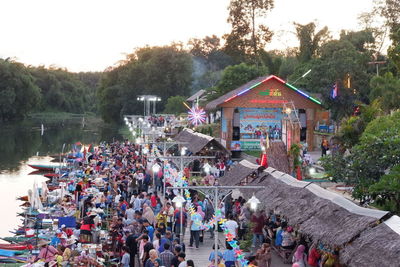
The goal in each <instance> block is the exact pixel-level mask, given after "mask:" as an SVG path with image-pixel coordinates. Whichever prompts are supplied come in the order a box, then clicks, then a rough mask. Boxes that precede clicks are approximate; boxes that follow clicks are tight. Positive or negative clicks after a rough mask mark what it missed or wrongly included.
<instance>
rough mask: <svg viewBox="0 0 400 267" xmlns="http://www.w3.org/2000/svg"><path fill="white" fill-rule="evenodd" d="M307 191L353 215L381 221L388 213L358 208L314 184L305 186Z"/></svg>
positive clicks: (343, 198)
mask: <svg viewBox="0 0 400 267" xmlns="http://www.w3.org/2000/svg"><path fill="white" fill-rule="evenodd" d="M307 190H309V191H310V192H312V193H313V194H315V195H316V196H318V197H320V198H324V199H327V200H329V201H331V202H332V203H335V204H336V205H338V206H340V207H342V208H344V209H346V210H348V211H349V212H351V213H353V214H358V215H361V216H368V217H372V218H375V219H381V218H382V217H384V216H385V215H386V214H388V211H382V210H376V209H369V208H363V207H360V206H358V205H356V204H355V203H353V202H351V201H350V200H348V199H347V198H345V197H343V196H341V195H339V194H337V193H334V192H331V191H328V190H326V189H324V188H322V187H320V186H318V185H316V184H310V185H309V186H307Z"/></svg>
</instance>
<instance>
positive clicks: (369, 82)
mask: <svg viewBox="0 0 400 267" xmlns="http://www.w3.org/2000/svg"><path fill="white" fill-rule="evenodd" d="M399 2H400V1H399V0H382V1H381V2H377V4H376V7H375V9H374V10H372V11H371V12H370V13H369V14H363V15H362V16H360V18H359V21H360V23H361V24H362V25H363V27H362V30H360V31H345V30H343V31H342V32H341V34H340V36H339V37H338V38H332V36H331V33H330V31H329V29H328V28H327V27H318V26H317V25H316V24H315V23H313V22H310V23H308V24H299V23H293V25H292V29H294V31H295V33H296V36H297V39H298V41H299V45H298V47H295V48H286V49H284V50H272V51H271V50H268V43H269V42H270V41H271V40H272V38H274V33H273V31H272V30H271V29H270V28H268V26H267V25H265V24H263V23H262V22H263V20H264V19H265V17H267V16H268V14H269V13H270V11H271V10H272V9H273V7H274V1H273V0H261V1H253V0H231V1H230V3H229V6H228V14H229V15H228V18H227V21H228V22H229V23H230V25H231V31H230V32H229V33H227V34H225V35H224V36H216V35H210V36H206V37H204V38H193V39H191V40H189V41H188V42H187V43H173V44H170V45H166V46H159V47H150V46H146V47H141V48H137V49H135V50H134V51H133V53H131V54H129V55H127V57H126V59H125V60H123V61H121V62H119V64H117V65H116V66H114V67H110V68H108V69H106V70H105V71H104V72H102V73H78V74H77V73H70V72H67V71H66V70H62V69H57V68H43V67H39V68H33V67H29V66H28V67H27V66H24V65H23V64H20V63H18V62H12V61H10V60H1V62H0V63H1V64H0V75H1V76H0V77H1V80H0V94H1V96H2V97H1V100H0V119H1V120H11V119H13V118H18V117H21V116H24V115H25V114H27V113H29V112H33V111H45V110H55V111H67V112H86V111H92V112H96V113H97V114H99V115H100V116H101V117H102V118H103V119H104V120H105V121H106V122H120V121H121V118H122V115H123V114H128V113H130V114H142V110H143V103H142V102H139V101H137V96H138V95H143V94H154V95H157V96H159V97H161V102H160V103H158V104H157V105H158V106H157V112H168V113H171V112H172V113H180V112H184V111H185V107H184V106H183V105H181V104H180V103H181V102H182V100H184V99H185V98H186V97H188V96H189V95H191V94H192V93H194V92H196V91H198V90H200V89H206V90H207V98H208V100H211V99H214V98H216V97H218V96H220V95H222V94H225V93H226V92H228V91H230V90H233V89H235V88H236V87H238V86H240V85H241V84H244V83H246V82H248V81H249V80H251V79H254V78H256V77H258V76H262V75H268V74H274V75H277V76H280V77H281V78H283V79H285V80H287V81H288V82H289V83H293V82H295V84H294V85H295V86H296V87H299V88H301V89H303V90H305V91H308V92H309V93H311V94H315V95H317V96H318V97H319V98H321V99H322V100H323V103H324V105H325V106H326V108H329V109H330V110H331V111H332V118H333V119H334V120H335V121H336V122H337V123H339V122H340V121H341V120H342V119H343V118H346V117H349V116H352V115H353V113H354V110H355V109H356V108H357V107H358V106H359V105H360V103H364V104H367V105H369V104H370V103H371V102H372V101H374V100H375V99H379V100H380V103H381V106H382V107H383V108H384V109H386V110H388V109H395V108H397V107H398V105H399V103H400V101H397V96H398V94H397V91H398V90H399V83H398V77H399V69H400V57H399V56H398V54H399V53H398V51H399V50H400V48H399V47H400V34H399V31H398V29H399V26H398V25H399V23H398V18H399V14H398V12H399V11H398V9H397V8H396V7H397V6H398V4H399ZM381 18H384V23H383V24H382V23H380V22H381V21H382V19H381ZM387 34H388V35H389V37H390V40H391V45H390V47H389V49H388V50H387V51H382V47H383V46H382V44H383V40H384V37H385V36H387ZM385 52H387V53H385ZM377 61H379V62H384V64H383V65H379V75H377V73H376V66H375V65H374V63H373V62H377ZM310 69H311V72H310V73H309V74H308V75H307V76H305V77H303V78H302V75H303V74H304V73H306V72H307V71H308V70H310ZM334 84H337V86H338V88H339V94H338V96H337V97H335V98H332V97H331V91H332V90H331V89H332V87H333V85H334ZM22 103H24V106H23V107H22V106H21V105H22Z"/></svg>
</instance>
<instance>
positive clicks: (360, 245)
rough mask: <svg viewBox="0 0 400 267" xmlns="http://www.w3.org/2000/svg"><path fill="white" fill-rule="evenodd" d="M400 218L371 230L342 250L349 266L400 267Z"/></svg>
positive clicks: (341, 257) (343, 258)
mask: <svg viewBox="0 0 400 267" xmlns="http://www.w3.org/2000/svg"><path fill="white" fill-rule="evenodd" d="M399 259H400V217H398V216H393V217H391V218H390V219H389V220H387V221H385V222H384V223H381V224H380V225H378V226H376V227H373V228H370V229H368V230H366V231H364V232H363V233H361V235H360V237H358V238H357V239H355V240H354V241H353V242H351V243H350V244H348V245H347V246H345V247H344V249H342V250H341V253H340V261H341V262H342V263H344V264H346V265H347V266H350V267H351V266H357V267H358V266H370V267H383V266H400V263H399Z"/></svg>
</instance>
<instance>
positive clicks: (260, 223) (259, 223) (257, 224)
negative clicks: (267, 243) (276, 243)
mask: <svg viewBox="0 0 400 267" xmlns="http://www.w3.org/2000/svg"><path fill="white" fill-rule="evenodd" d="M251 222H253V223H254V228H253V233H255V234H262V229H263V227H264V222H265V217H264V215H260V216H259V217H257V216H256V215H253V216H252V217H251Z"/></svg>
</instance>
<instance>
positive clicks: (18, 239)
mask: <svg viewBox="0 0 400 267" xmlns="http://www.w3.org/2000/svg"><path fill="white" fill-rule="evenodd" d="M0 239H3V240H4V241H7V242H10V243H22V242H27V241H30V240H34V239H35V238H34V237H25V236H9V237H1V238H0Z"/></svg>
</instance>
